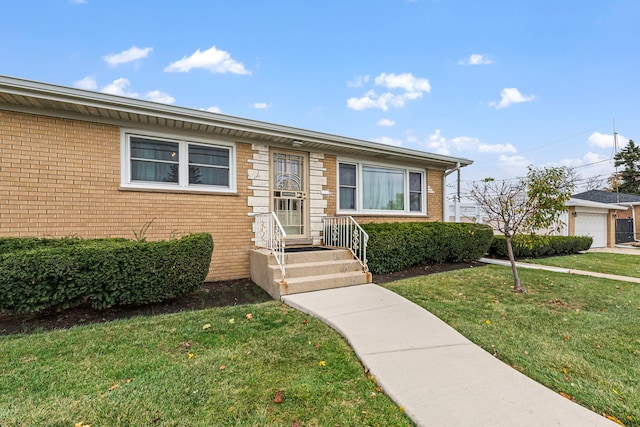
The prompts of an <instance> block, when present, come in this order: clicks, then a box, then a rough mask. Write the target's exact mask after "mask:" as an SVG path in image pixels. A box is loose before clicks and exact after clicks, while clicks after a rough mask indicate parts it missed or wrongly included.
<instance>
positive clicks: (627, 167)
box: [610, 139, 640, 194]
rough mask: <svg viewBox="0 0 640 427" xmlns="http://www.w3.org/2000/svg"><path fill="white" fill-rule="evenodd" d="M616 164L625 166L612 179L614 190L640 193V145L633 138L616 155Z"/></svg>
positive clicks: (614, 157)
mask: <svg viewBox="0 0 640 427" xmlns="http://www.w3.org/2000/svg"><path fill="white" fill-rule="evenodd" d="M613 159H614V160H615V166H616V167H618V166H623V167H624V169H622V171H620V172H619V173H618V174H614V176H615V175H617V176H616V177H615V178H613V179H611V180H610V183H611V188H612V190H614V191H616V190H617V191H619V192H621V193H629V194H640V146H638V145H636V144H635V142H633V140H632V139H630V140H629V142H628V143H627V145H626V146H625V147H624V148H623V149H622V150H620V151H618V152H617V153H616V154H615V155H614V156H613Z"/></svg>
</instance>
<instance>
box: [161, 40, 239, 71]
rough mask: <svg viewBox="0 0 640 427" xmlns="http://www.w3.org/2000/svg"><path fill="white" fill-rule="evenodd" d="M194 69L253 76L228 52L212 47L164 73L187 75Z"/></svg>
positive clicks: (181, 61) (187, 58) (176, 62)
mask: <svg viewBox="0 0 640 427" xmlns="http://www.w3.org/2000/svg"><path fill="white" fill-rule="evenodd" d="M194 68H204V69H205V70H209V71H211V72H212V73H221V74H225V73H232V74H251V72H250V71H248V70H247V69H245V68H244V65H242V63H240V62H237V61H235V60H234V59H232V58H231V55H229V53H228V52H225V51H224V50H218V49H216V47H215V46H211V47H210V48H209V49H207V50H205V51H202V52H201V51H200V49H198V50H196V51H195V53H193V55H191V56H189V57H187V56H185V57H183V58H182V59H180V60H178V61H175V62H172V63H171V64H169V65H168V66H167V67H166V68H165V69H164V71H166V72H179V73H186V72H189V71H191V70H192V69H194Z"/></svg>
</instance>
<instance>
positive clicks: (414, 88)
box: [375, 73, 431, 93]
mask: <svg viewBox="0 0 640 427" xmlns="http://www.w3.org/2000/svg"><path fill="white" fill-rule="evenodd" d="M375 83H376V84H377V85H378V86H384V87H386V88H389V89H396V88H398V89H404V90H405V91H407V92H413V93H415V92H430V91H431V85H430V84H429V80H427V79H421V78H416V77H414V76H413V75H412V74H410V73H403V74H394V73H391V74H386V73H382V74H380V75H379V76H378V77H376V78H375Z"/></svg>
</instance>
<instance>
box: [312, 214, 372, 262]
mask: <svg viewBox="0 0 640 427" xmlns="http://www.w3.org/2000/svg"><path fill="white" fill-rule="evenodd" d="M322 225H323V227H322V229H323V236H322V238H323V241H324V244H325V245H326V246H332V247H337V248H346V249H349V250H350V251H351V253H352V254H353V256H354V257H355V258H356V259H357V260H358V261H359V262H360V265H361V266H362V271H364V272H368V271H369V267H368V266H367V242H368V241H369V235H368V234H367V232H366V231H364V230H363V229H362V227H360V224H358V223H357V222H356V220H355V219H353V217H351V216H334V217H325V218H323V219H322Z"/></svg>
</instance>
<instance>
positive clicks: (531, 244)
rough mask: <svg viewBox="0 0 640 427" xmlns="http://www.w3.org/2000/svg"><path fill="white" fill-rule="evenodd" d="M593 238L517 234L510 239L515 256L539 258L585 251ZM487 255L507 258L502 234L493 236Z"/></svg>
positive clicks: (505, 241)
mask: <svg viewBox="0 0 640 427" xmlns="http://www.w3.org/2000/svg"><path fill="white" fill-rule="evenodd" d="M591 243H593V238H591V237H587V236H537V235H517V236H514V237H513V238H512V239H511V246H512V248H513V255H514V256H515V257H516V258H539V257H543V256H555V255H571V254H577V253H578V252H580V251H586V250H587V249H589V248H590V247H591ZM489 255H491V256H495V257H498V258H508V257H509V254H508V253H507V239H506V238H505V237H504V236H502V235H499V236H498V235H497V236H495V237H494V238H493V242H492V243H491V247H490V248H489Z"/></svg>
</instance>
